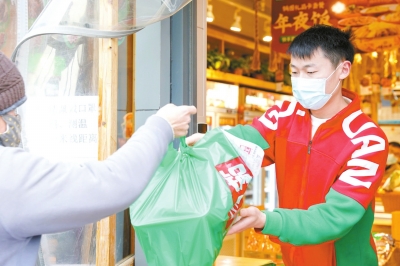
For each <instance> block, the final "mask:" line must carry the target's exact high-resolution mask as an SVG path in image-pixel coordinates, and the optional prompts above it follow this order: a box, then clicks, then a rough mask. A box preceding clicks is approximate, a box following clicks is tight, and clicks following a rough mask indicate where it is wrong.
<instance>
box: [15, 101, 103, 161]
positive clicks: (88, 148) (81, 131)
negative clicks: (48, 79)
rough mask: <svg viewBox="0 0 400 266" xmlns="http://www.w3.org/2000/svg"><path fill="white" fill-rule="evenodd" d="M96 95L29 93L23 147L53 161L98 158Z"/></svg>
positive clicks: (24, 118)
mask: <svg viewBox="0 0 400 266" xmlns="http://www.w3.org/2000/svg"><path fill="white" fill-rule="evenodd" d="M98 99H99V98H98V97H97V96H69V97H30V98H29V100H28V101H27V102H26V105H27V108H28V110H29V112H26V114H23V116H24V117H23V120H24V124H23V125H22V127H23V129H24V130H25V132H26V133H24V134H25V136H26V141H25V140H24V147H25V148H27V149H28V150H29V151H30V152H31V153H35V154H38V155H41V156H44V157H46V158H48V159H50V160H53V161H75V162H82V161H93V160H97V159H98V104H99V100H98Z"/></svg>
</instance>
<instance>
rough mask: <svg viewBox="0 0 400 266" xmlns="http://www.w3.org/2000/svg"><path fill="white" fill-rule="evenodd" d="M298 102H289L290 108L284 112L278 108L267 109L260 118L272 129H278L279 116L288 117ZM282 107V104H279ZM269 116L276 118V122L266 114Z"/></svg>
mask: <svg viewBox="0 0 400 266" xmlns="http://www.w3.org/2000/svg"><path fill="white" fill-rule="evenodd" d="M296 104H297V102H295V101H293V102H291V103H290V104H289V106H288V108H287V110H286V111H283V112H278V111H277V110H271V111H270V112H268V111H267V113H266V114H264V115H263V116H261V117H260V118H259V119H258V120H259V121H260V122H261V123H263V125H264V126H266V127H267V128H269V129H271V130H276V129H277V128H278V118H279V117H286V116H290V115H292V114H293V112H294V109H295V107H296ZM279 107H282V106H279ZM267 115H268V116H269V118H273V117H274V118H275V120H276V122H275V123H273V122H272V121H271V120H270V119H268V118H267V117H266V116H267Z"/></svg>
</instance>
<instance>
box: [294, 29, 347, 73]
mask: <svg viewBox="0 0 400 266" xmlns="http://www.w3.org/2000/svg"><path fill="white" fill-rule="evenodd" d="M351 39H352V34H351V31H350V30H348V31H342V30H340V29H338V28H335V27H332V26H327V25H320V24H318V25H314V26H312V27H311V28H309V29H307V30H306V31H303V32H302V33H300V34H299V35H298V36H297V37H296V38H294V40H293V42H292V43H291V44H290V46H289V49H288V51H287V53H288V54H290V55H291V56H294V57H298V58H301V59H304V58H310V57H311V56H312V55H313V54H314V52H315V51H316V50H318V48H320V49H321V51H322V52H323V54H324V55H325V57H326V58H328V59H329V60H330V61H331V63H332V65H333V66H334V67H336V66H338V65H339V63H340V62H341V61H343V60H347V61H350V62H351V63H353V59H354V46H353V44H352V43H351Z"/></svg>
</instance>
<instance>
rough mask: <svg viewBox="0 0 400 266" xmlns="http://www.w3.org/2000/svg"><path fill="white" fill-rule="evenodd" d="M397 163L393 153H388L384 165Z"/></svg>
mask: <svg viewBox="0 0 400 266" xmlns="http://www.w3.org/2000/svg"><path fill="white" fill-rule="evenodd" d="M396 162H397V158H396V156H395V155H394V154H393V153H389V155H388V157H387V159H386V165H392V164H395V163H396Z"/></svg>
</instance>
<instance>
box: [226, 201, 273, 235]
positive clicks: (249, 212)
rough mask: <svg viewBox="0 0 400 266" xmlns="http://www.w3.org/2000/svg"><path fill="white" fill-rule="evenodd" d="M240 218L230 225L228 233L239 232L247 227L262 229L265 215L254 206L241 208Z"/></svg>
mask: <svg viewBox="0 0 400 266" xmlns="http://www.w3.org/2000/svg"><path fill="white" fill-rule="evenodd" d="M239 215H240V220H239V221H237V222H236V223H234V224H233V225H232V227H231V228H230V229H229V231H228V235H232V234H236V233H240V232H242V231H244V230H246V229H249V228H259V229H263V228H264V226H265V221H266V216H265V214H264V213H263V212H261V211H260V210H259V209H257V208H256V207H253V206H251V207H248V208H243V209H241V210H240V212H239Z"/></svg>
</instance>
